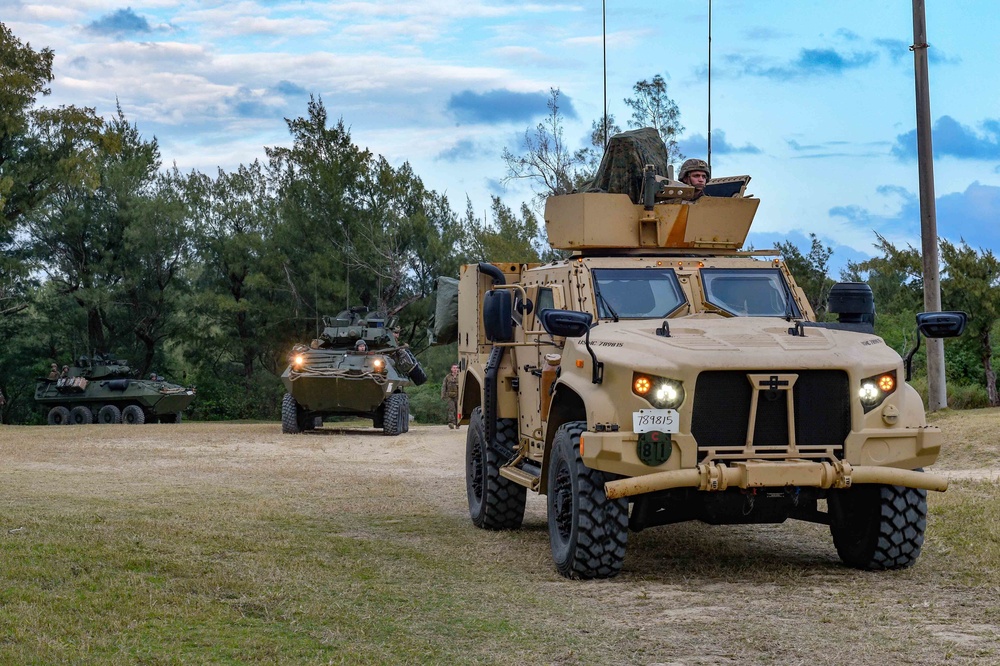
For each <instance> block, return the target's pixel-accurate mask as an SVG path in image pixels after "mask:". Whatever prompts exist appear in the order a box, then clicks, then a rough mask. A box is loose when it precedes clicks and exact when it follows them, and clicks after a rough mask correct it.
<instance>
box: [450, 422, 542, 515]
mask: <svg viewBox="0 0 1000 666" xmlns="http://www.w3.org/2000/svg"><path fill="white" fill-rule="evenodd" d="M496 439H497V441H496V442H495V444H494V445H493V446H490V444H489V442H487V441H486V428H485V427H484V424H483V410H482V408H481V407H476V408H475V409H474V410H472V417H471V418H470V419H469V430H468V432H466V434H465V490H466V494H467V495H468V498H469V516H470V517H471V518H472V523H473V525H475V526H476V527H479V528H482V529H484V530H516V529H517V528H519V527H520V526H521V522H522V521H523V520H524V503H525V499H526V496H527V491H528V489H527V488H525V487H524V486H522V485H520V484H517V483H514V482H513V481H511V480H510V479H507V478H504V477H502V476H500V467H502V466H503V465H504V464H506V463H507V461H508V460H509V459H510V458H511V457H513V455H514V446H515V445H516V444H517V421H516V420H514V419H497V434H496Z"/></svg>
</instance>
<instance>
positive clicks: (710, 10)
mask: <svg viewBox="0 0 1000 666" xmlns="http://www.w3.org/2000/svg"><path fill="white" fill-rule="evenodd" d="M707 161H708V168H709V169H711V168H712V0H708V160H707Z"/></svg>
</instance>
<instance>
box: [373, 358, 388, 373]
mask: <svg viewBox="0 0 1000 666" xmlns="http://www.w3.org/2000/svg"><path fill="white" fill-rule="evenodd" d="M372 368H373V369H374V370H375V372H385V359H384V358H382V357H381V356H376V357H375V358H373V359H372Z"/></svg>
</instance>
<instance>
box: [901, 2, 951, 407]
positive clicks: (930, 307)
mask: <svg viewBox="0 0 1000 666" xmlns="http://www.w3.org/2000/svg"><path fill="white" fill-rule="evenodd" d="M927 48H928V45H927V25H926V20H925V16H924V0H913V46H911V47H910V50H911V51H913V75H914V80H915V85H916V93H917V171H918V173H919V177H920V240H921V250H922V253H923V260H924V310H925V311H927V312H940V311H941V273H940V271H939V269H938V235H937V214H936V212H935V208H934V150H933V148H932V146H931V102H930V90H929V84H928V81H927ZM947 406H948V389H947V386H946V384H945V381H944V340H941V339H928V340H927V408H928V409H929V410H930V411H932V412H936V411H937V410H939V409H944V408H945V407H947Z"/></svg>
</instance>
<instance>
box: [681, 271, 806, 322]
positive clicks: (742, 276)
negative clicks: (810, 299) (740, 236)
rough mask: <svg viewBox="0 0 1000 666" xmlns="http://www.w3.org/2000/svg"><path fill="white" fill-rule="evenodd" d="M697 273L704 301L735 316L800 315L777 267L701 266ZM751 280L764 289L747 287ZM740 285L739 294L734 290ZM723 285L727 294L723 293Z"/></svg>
mask: <svg viewBox="0 0 1000 666" xmlns="http://www.w3.org/2000/svg"><path fill="white" fill-rule="evenodd" d="M700 276H701V285H702V291H703V294H704V298H705V302H706V303H708V304H710V305H712V306H714V307H716V308H718V309H720V310H722V311H724V312H728V313H729V314H731V315H733V316H734V317H787V316H788V315H791V317H792V319H801V318H802V311H801V310H800V309H799V305H798V303H796V302H795V298H794V297H793V296H792V290H791V287H790V286H789V284H788V282H787V281H786V280H785V276H784V274H783V273H782V272H781V270H780V269H778V268H771V267H768V268H702V269H701V273H700ZM752 283H755V284H758V285H762V286H763V287H764V288H763V289H758V290H757V291H756V292H755V291H754V290H753V289H752V287H751V288H747V287H748V286H750V285H751V284H752ZM740 286H742V287H744V290H743V291H742V293H741V292H740V290H739V289H737V288H738V287H740ZM724 288H727V290H728V291H729V292H730V293H728V294H727V293H724V292H723V289H724ZM750 296H753V297H754V298H753V299H752V300H751V299H750V298H749V297H750ZM740 298H742V302H739V299H740ZM789 304H790V305H791V307H790V308H789Z"/></svg>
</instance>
